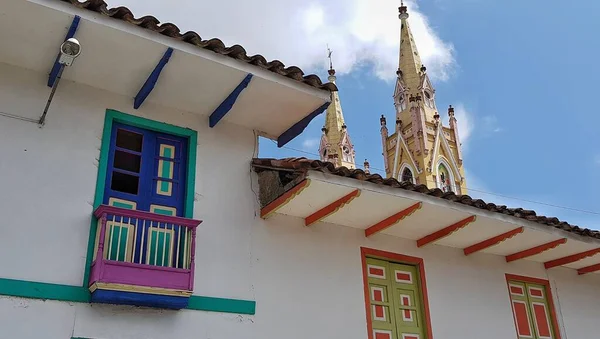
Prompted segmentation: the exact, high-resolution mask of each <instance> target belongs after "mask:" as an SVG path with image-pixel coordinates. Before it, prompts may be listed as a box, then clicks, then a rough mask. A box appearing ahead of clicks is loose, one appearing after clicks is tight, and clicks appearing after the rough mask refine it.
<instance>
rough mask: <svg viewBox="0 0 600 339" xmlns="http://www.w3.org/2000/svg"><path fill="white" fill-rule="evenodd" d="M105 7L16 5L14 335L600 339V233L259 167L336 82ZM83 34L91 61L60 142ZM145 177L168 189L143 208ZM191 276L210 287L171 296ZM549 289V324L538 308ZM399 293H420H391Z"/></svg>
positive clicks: (364, 182) (9, 249) (7, 321)
mask: <svg viewBox="0 0 600 339" xmlns="http://www.w3.org/2000/svg"><path fill="white" fill-rule="evenodd" d="M101 4H102V2H101V1H91V2H88V3H87V7H86V6H85V5H81V4H79V3H78V2H77V1H75V0H73V1H43V0H36V1H22V0H8V1H7V2H6V3H5V5H4V4H3V6H2V8H0V17H2V18H3V19H2V20H0V26H1V28H2V29H0V42H1V43H2V45H3V46H14V47H15V48H2V50H1V51H0V138H1V140H2V142H1V143H0V155H1V156H2V161H0V187H2V194H1V195H0V202H1V204H0V215H1V216H2V217H3V222H2V226H1V228H0V337H1V338H19V339H20V338H40V337H42V338H48V339H69V338H88V339H123V338H148V339H150V338H165V337H171V338H182V339H183V338H194V339H198V338H200V339H242V338H256V339H269V338H298V339H300V338H302V339H304V338H350V339H354V338H356V339H359V338H360V339H365V338H369V339H382V338H390V339H391V338H394V339H395V338H403V339H412V338H414V337H417V338H419V339H421V338H429V339H431V338H440V339H441V338H449V339H454V338H457V339H458V338H478V337H485V338H490V339H505V338H540V339H541V338H553V339H557V338H563V339H566V338H595V337H596V335H595V326H594V325H595V321H596V319H597V318H598V316H600V292H599V291H598V288H597V287H598V286H599V285H600V278H599V277H598V275H596V274H593V271H595V269H594V268H595V266H594V265H596V264H597V263H598V262H600V258H598V257H597V256H596V255H597V254H598V253H600V251H598V250H597V249H598V248H600V240H598V236H597V233H595V232H588V231H577V230H575V231H574V230H573V229H572V228H567V227H563V229H561V228H557V227H552V222H551V221H548V222H547V223H549V224H551V225H544V224H542V222H539V221H537V220H533V219H531V220H527V219H526V218H523V217H520V215H518V213H516V212H515V213H513V212H511V213H508V212H506V211H505V212H504V213H503V212H501V211H499V209H498V211H495V210H493V209H492V208H485V209H484V208H481V206H480V204H478V203H473V204H465V203H464V202H463V203H460V202H459V201H454V200H458V199H454V200H452V199H451V198H448V197H447V196H444V197H438V196H434V195H435V194H433V193H431V192H430V191H427V192H418V190H415V189H413V188H414V187H413V186H410V185H409V186H406V184H405V185H404V186H402V187H393V186H394V185H393V184H386V183H382V182H378V181H377V180H376V179H377V178H375V177H372V176H367V175H365V174H364V173H363V172H362V171H360V170H354V171H352V172H351V173H352V174H348V173H346V174H348V175H340V173H338V172H336V171H335V170H334V169H331V168H329V167H327V166H326V165H324V166H325V167H320V166H321V165H318V166H317V164H315V163H313V162H309V161H299V162H294V161H275V160H269V159H255V158H256V156H257V150H258V135H263V136H266V137H269V138H272V139H274V140H277V141H278V142H279V144H280V145H283V144H285V142H287V141H289V140H291V139H292V138H293V137H294V136H296V135H297V134H299V133H300V132H301V131H302V130H303V129H304V127H306V125H307V124H308V122H309V121H310V119H312V118H313V117H314V116H316V115H317V114H319V113H321V112H322V111H323V110H324V109H325V108H326V107H327V104H328V103H329V100H330V91H331V90H335V86H330V85H331V84H321V82H320V80H318V78H317V79H315V77H311V76H307V77H303V76H302V75H301V74H300V75H298V74H296V73H294V72H296V70H295V69H286V68H284V67H283V66H281V67H279V66H278V65H276V64H269V65H266V64H265V63H263V62H262V61H260V60H258V59H257V58H256V57H247V56H241V55H239V54H236V53H239V51H236V50H231V49H230V50H227V51H228V52H229V54H236V55H238V57H232V56H231V55H228V54H227V53H226V52H224V49H222V48H220V47H218V46H217V47H210V48H213V50H207V47H205V46H199V45H202V44H200V43H199V44H198V45H193V43H189V41H193V40H194V39H192V38H189V41H187V40H185V39H176V38H173V37H169V36H168V35H169V34H170V33H169V32H167V33H165V32H163V31H160V32H152V29H148V28H147V27H145V26H144V25H141V26H137V25H136V24H132V22H131V21H135V20H130V21H127V20H128V19H127V18H128V16H127V15H126V14H127V13H120V14H119V13H117V14H115V13H116V12H114V11H113V12H110V11H108V10H106V9H105V8H102V6H101ZM121 11H123V9H121ZM109 14H110V15H109ZM75 18H79V19H75ZM76 21H78V22H77V24H74V22H76ZM73 25H75V26H77V29H76V32H75V33H74V37H75V38H77V39H78V40H79V42H80V43H81V48H82V53H81V55H80V56H78V58H77V59H76V60H75V62H74V64H73V65H72V66H68V67H66V68H65V69H64V72H63V76H62V80H60V82H59V84H58V86H57V87H56V95H55V96H54V98H53V100H52V102H51V105H50V106H49V110H48V112H47V115H46V121H45V123H44V125H43V126H40V124H38V123H37V121H38V119H39V117H40V115H41V113H42V111H43V109H44V107H45V105H46V102H47V100H48V97H49V94H50V91H51V88H50V87H49V86H48V80H49V76H48V73H50V69H51V68H52V67H53V65H54V62H55V58H56V55H57V52H58V46H60V44H61V42H63V40H64V38H65V34H67V35H68V32H69V30H70V28H72V27H73ZM162 28H163V29H165V28H169V27H167V26H164V25H163V26H162ZM171 29H172V28H171ZM157 31H158V30H157ZM205 45H208V44H205ZM202 47H204V48H202ZM169 49H172V51H171V52H170V53H171V54H170V55H169V56H168V57H167V58H165V55H167V53H169V52H168V50H169ZM215 51H216V53H215ZM165 59H166V62H165V61H164V60H165ZM263 59H264V58H263ZM161 65H162V66H161ZM161 67H162V68H161ZM156 70H160V71H158V72H156ZM157 73H159V75H156V74H157ZM153 74H154V75H153ZM148 79H150V81H148ZM54 80H55V81H56V80H57V79H54ZM152 82H153V83H155V84H154V86H147V85H145V84H147V83H152ZM134 105H135V106H138V107H137V108H134ZM283 111H285V114H282V113H281V112H283ZM123 131H125V132H123ZM128 131H129V132H131V133H133V134H136V133H137V135H142V136H143V138H144V139H143V140H150V139H151V140H154V141H153V142H152V143H150V144H149V145H150V146H148V147H150V149H151V150H152V149H155V150H156V153H152V152H151V153H149V154H150V155H147V154H146V153H145V152H146V151H145V149H146V146H147V144H146V143H145V142H146V141H143V142H142V141H139V139H136V137H132V136H131V133H130V134H127V133H126V132H128ZM119 133H121V134H119ZM120 135H121V136H123V138H121V139H120ZM128 137H129V138H128ZM152 138H153V139H152ZM161 140H163V141H161ZM138 141H139V143H136V142H138ZM161 142H162V143H161ZM163 146H164V147H163ZM169 147H171V148H169ZM179 147H181V148H179ZM168 149H170V150H172V152H173V153H169V152H168V151H166V150H168ZM119 152H121V153H119ZM124 153H127V154H129V155H128V156H125V155H123V154H124ZM119 154H120V155H119ZM136 159H137V160H136ZM140 159H141V160H140ZM148 161H149V162H153V161H155V163H154V164H155V165H156V166H157V167H153V166H150V167H148V166H146V164H147V163H148ZM145 166H146V167H145ZM169 166H172V169H171V170H170V171H169V168H171V167H169ZM144 168H151V169H152V168H154V169H156V168H159V169H160V170H159V171H158V173H150V172H148V173H150V174H148V173H146V172H144V171H145V169H144ZM165 168H166V170H165ZM163 170H164V171H166V172H164V171H163ZM149 171H150V170H149ZM115 173H120V174H119V175H116V174H115ZM135 173H138V175H137V176H136V175H135ZM144 173H146V174H144ZM164 173H166V174H164ZM178 173H179V174H178ZM163 174H164V175H163ZM178 175H179V176H178ZM133 177H135V178H138V179H135V178H134V179H132V178H133ZM114 178H118V180H117V179H114ZM145 178H149V179H148V182H149V183H150V184H147V186H148V187H150V188H151V189H152V190H153V191H152V192H151V193H148V194H146V195H145V197H141V198H139V199H138V198H134V196H136V194H133V193H131V192H132V191H135V192H138V194H137V195H138V196H142V195H143V194H142V193H140V192H142V191H143V189H144V187H146V186H144V185H146V184H145V182H146V181H144V180H146V179H145ZM136 180H137V181H136ZM307 180H308V181H307ZM132 182H133V183H132ZM163 183H166V184H164V185H163ZM396 186H399V185H396ZM163 187H165V189H164V191H161V190H162V188H163ZM115 192H120V193H115ZM167 192H168V193H169V195H167ZM121 193H123V194H130V196H131V197H132V198H131V199H128V198H127V197H128V196H127V195H122V194H121ZM111 194H114V196H111ZM176 194H180V198H178V199H176V198H173V200H169V199H167V198H165V197H167V196H169V197H172V196H174V195H176ZM148 197H152V198H148ZM146 198H147V199H146ZM111 199H112V200H111ZM144 199H146V200H144ZM153 199H154V200H153ZM128 203H129V204H133V203H135V204H136V207H135V208H127V206H125V205H127V204H128ZM171 203H172V204H171ZM102 205H111V206H110V207H112V208H113V209H105V210H104V212H102V211H103V210H102V209H101V207H102ZM157 205H160V206H162V207H163V208H166V209H167V210H172V211H173V214H165V213H163V212H159V210H158V209H154V210H152V208H155V207H156V206H157ZM142 206H146V207H142ZM165 206H166V207H165ZM129 207H131V206H129ZM127 209H129V210H132V211H138V210H139V211H138V212H139V213H136V212H126V211H124V210H127ZM98 211H99V212H98ZM107 211H108V212H107ZM152 211H153V212H155V213H154V214H160V215H162V217H158V216H157V217H152V216H148V214H147V213H148V212H152ZM95 212H97V214H98V215H100V217H96V216H95ZM103 213H104V217H103V216H102V215H103ZM107 216H108V217H107ZM115 216H116V217H117V218H118V219H117V220H115V219H111V218H114V217H115ZM102 218H104V223H105V224H104V226H102V222H103V221H102ZM169 218H170V219H169ZM99 220H100V222H99ZM142 222H144V226H141V224H142ZM145 222H148V223H151V222H154V223H155V224H150V225H149V226H148V225H146V224H145ZM199 222H201V223H199ZM198 223H199V224H198ZM153 225H155V226H153ZM306 225H309V226H306ZM102 227H104V228H102ZM153 227H154V228H153ZM99 229H105V230H106V232H100V231H99ZM192 230H193V232H192ZM515 230H518V231H519V232H516V231H515ZM188 231H189V233H187V232H188ZM129 232H131V233H129ZM142 232H147V233H142ZM182 232H183V234H185V236H182ZM511 232H512V233H511ZM140 233H141V235H140ZM507 233H511V234H507ZM509 235H510V236H509ZM192 239H193V240H192ZM423 239H424V240H423ZM490 239H491V240H492V241H490ZM563 239H566V240H563ZM486 241H487V242H486ZM161 243H162V244H161ZM192 244H193V246H192ZM476 245H478V246H476ZM473 246H475V247H473ZM466 249H470V250H471V251H472V253H470V251H468V250H466ZM475 252H476V253H475ZM467 253H468V255H467ZM152 256H154V258H152ZM165 257H166V258H168V259H165ZM158 258H160V264H159V259H158ZM556 260H558V261H556ZM507 261H510V262H507ZM100 262H103V263H104V264H106V265H107V266H105V267H104V268H103V271H95V269H96V268H97V267H99V266H98V265H99V263H100ZM115 262H118V263H121V264H118V265H116V264H115ZM381 263H383V264H381ZM548 263H553V264H548ZM94 265H96V266H94ZM110 265H112V266H110ZM381 265H384V268H387V270H386V271H385V277H386V278H385V279H382V280H386V281H388V279H390V278H389V277H388V274H391V272H392V271H401V272H400V273H401V274H400V275H397V274H396V275H395V276H394V278H393V279H395V280H394V281H395V282H394V281H392V280H389V281H388V282H387V283H384V282H381V283H377V280H372V279H378V277H377V276H378V275H381V274H382V272H381V271H378V270H379V269H380V267H381ZM385 265H388V266H385ZM394 265H396V266H394ZM397 265H401V266H397ZM552 265H554V266H553V267H551V266H552ZM157 267H158V268H157ZM394 267H396V268H397V267H400V269H393V268H394ZM546 267H549V268H546ZM550 267H551V268H550ZM370 268H374V271H372V272H371V271H370ZM119 270H120V271H119ZM402 270H406V272H408V273H410V274H409V275H408V276H410V277H408V276H403V275H402V274H403V273H402V272H404V271H402ZM159 271H160V272H161V273H160V274H158V273H156V272H159ZM578 273H579V274H578ZM185 274H187V275H186V276H185V278H186V279H188V280H185V279H184V280H185V282H186V283H188V282H189V284H187V285H185V286H184V287H181V286H180V285H177V286H175V285H171V284H174V282H175V281H179V279H180V277H181V276H182V275H185ZM152 277H156V279H157V281H158V280H160V281H159V282H156V281H143V279H151V278H152ZM190 277H191V278H190ZM134 278H135V279H138V280H135V281H134V280H128V279H134ZM119 279H122V280H119ZM140 279H141V280H140ZM507 279H508V280H510V281H512V282H508V281H507ZM163 280H164V281H163ZM400 281H404V283H402V284H403V285H394V284H395V283H397V282H400ZM511 283H512V284H513V285H514V286H513V285H510V284H511ZM529 283H531V284H533V285H535V286H534V288H533V290H532V291H534V292H533V293H537V292H535V291H536V288H538V287H539V286H541V288H542V292H541V293H542V298H541V299H540V300H538V302H537V305H542V306H540V307H543V309H544V310H545V311H544V312H547V317H546V318H543V317H541V316H540V317H538V318H536V317H535V314H536V313H535V312H536V310H537V309H539V308H536V306H535V305H536V302H535V300H533V301H531V300H528V299H527V297H525V296H524V297H523V298H525V299H523V298H519V296H517V294H519V292H518V291H517V290H518V287H519V286H521V287H524V290H522V291H521V292H522V293H523V294H524V295H526V294H527V293H530V290H531V289H528V288H527V286H528V285H527V284H529ZM546 283H547V285H546ZM519 284H522V285H519ZM375 285H376V286H375ZM409 285H414V288H413V287H410V286H409ZM377 286H379V287H377ZM398 286H400V287H401V288H403V290H405V291H408V292H405V293H404V292H402V293H400V294H394V293H392V292H391V290H390V291H387V290H385V288H387V287H389V288H390V289H391V288H397V287H398ZM511 286H513V288H512V289H511ZM371 287H375V288H374V289H373V288H371ZM380 287H381V289H380V290H378V288H380ZM515 287H516V288H517V290H515V289H514V288H515ZM411 288H412V289H411ZM376 291H380V292H381V294H377V293H380V292H376ZM99 292H102V293H103V294H100V293H99ZM94 293H98V294H94ZM388 293H389V294H388ZM403 293H404V294H403ZM406 293H408V294H409V295H408V297H410V298H412V299H410V300H409V299H403V297H402V296H403V295H407V294H406ZM411 293H412V294H411ZM388 295H390V296H392V297H393V298H395V297H396V296H398V297H400V299H398V300H387V301H386V298H387V296H388ZM94 296H96V297H94ZM379 297H381V298H382V299H383V300H382V301H381V303H379V304H378V303H377V302H374V301H373V299H374V298H375V299H377V298H379ZM94 298H96V300H94ZM406 300H409V301H407V305H403V304H402V303H403V302H404V301H406ZM522 300H525V301H524V302H521V301H522ZM398 302H399V303H400V304H398ZM521 304H523V305H525V306H524V308H523V310H524V312H525V316H526V318H519V314H520V313H519V310H520V309H519V306H518V305H521ZM138 305H141V306H138ZM515 305H517V306H516V307H515ZM149 306H150V307H149ZM379 306H380V307H379ZM403 306H407V307H403ZM381 310H383V316H382V315H381V314H379V312H380V311H381ZM404 311H406V313H405V312H404ZM394 312H395V313H394ZM528 312H529V313H528ZM531 312H533V313H531ZM532 314H533V315H532ZM544 314H546V313H544ZM392 315H393V316H394V319H392ZM405 315H406V316H405ZM403 317H404V318H403ZM378 319H379V320H378ZM398 319H403V320H402V323H400V322H399V321H398ZM408 319H412V320H408ZM524 319H525V320H524ZM523 321H525V322H526V323H525V322H523ZM544 321H547V323H546V324H544ZM417 322H418V323H417ZM407 324H409V325H407ZM410 324H413V325H414V326H413V325H410ZM525 324H527V325H528V326H530V327H529V336H527V329H526V328H525V327H524V326H525ZM386 326H387V327H386ZM544 326H546V327H544ZM405 330H406V331H407V332H406V333H403V332H402V331H405ZM546 330H547V332H546ZM411 331H412V332H411ZM402 335H404V337H403V336H402ZM411 336H412V337H411Z"/></svg>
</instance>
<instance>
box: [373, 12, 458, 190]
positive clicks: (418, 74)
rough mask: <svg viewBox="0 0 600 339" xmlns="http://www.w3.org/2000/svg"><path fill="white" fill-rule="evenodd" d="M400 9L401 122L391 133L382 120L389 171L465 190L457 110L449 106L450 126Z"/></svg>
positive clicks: (389, 174) (397, 90) (398, 83)
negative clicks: (455, 113) (438, 104)
mask: <svg viewBox="0 0 600 339" xmlns="http://www.w3.org/2000/svg"><path fill="white" fill-rule="evenodd" d="M399 11H400V15H399V18H400V21H401V26H400V55H399V64H398V71H397V72H396V74H397V78H396V87H395V89H394V95H393V98H394V106H395V107H396V121H395V126H394V131H393V132H392V134H391V135H390V133H389V131H388V128H387V121H386V118H385V116H383V115H382V116H381V118H380V122H381V141H382V144H383V157H384V164H385V172H386V175H387V177H393V178H396V179H397V180H399V181H410V182H412V183H415V184H425V185H427V187H429V188H435V187H437V188H440V189H442V191H444V192H449V191H452V192H455V193H457V194H466V192H467V189H466V181H465V178H464V176H465V175H464V169H463V164H462V154H461V150H460V147H461V146H460V140H459V138H458V125H457V122H456V118H455V116H454V108H452V106H450V107H449V108H448V116H449V118H450V119H449V123H448V127H446V126H444V125H443V123H442V121H441V120H440V115H439V113H438V108H437V106H436V103H435V89H434V87H433V85H432V83H431V81H430V80H429V76H428V75H427V68H426V67H425V66H424V65H423V64H422V63H421V56H420V55H419V52H418V50H417V45H416V42H415V40H414V38H413V35H412V33H411V31H410V26H409V23H408V11H407V8H406V6H404V4H403V3H402V4H401V7H400V8H399Z"/></svg>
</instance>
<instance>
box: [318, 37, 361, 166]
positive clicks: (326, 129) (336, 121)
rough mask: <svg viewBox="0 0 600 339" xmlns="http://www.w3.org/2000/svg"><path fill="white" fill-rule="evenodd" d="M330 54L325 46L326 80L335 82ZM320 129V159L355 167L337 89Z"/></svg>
mask: <svg viewBox="0 0 600 339" xmlns="http://www.w3.org/2000/svg"><path fill="white" fill-rule="evenodd" d="M332 54H333V51H332V50H330V49H329V47H327V58H328V59H329V70H328V71H327V72H328V73H329V77H328V80H329V81H330V82H332V83H335V82H336V80H337V77H336V76H335V69H334V68H333V61H332V57H331V55H332ZM321 131H323V134H322V135H321V143H320V145H319V155H320V157H321V161H329V162H331V163H333V164H334V165H336V166H345V167H347V168H356V165H355V162H354V158H355V151H354V146H353V145H352V142H351V141H350V135H349V133H348V127H347V126H346V123H345V122H344V114H343V113H342V105H341V103H340V97H339V93H338V92H337V91H335V92H331V104H330V105H329V107H328V108H327V113H326V115H325V126H323V128H322V129H321Z"/></svg>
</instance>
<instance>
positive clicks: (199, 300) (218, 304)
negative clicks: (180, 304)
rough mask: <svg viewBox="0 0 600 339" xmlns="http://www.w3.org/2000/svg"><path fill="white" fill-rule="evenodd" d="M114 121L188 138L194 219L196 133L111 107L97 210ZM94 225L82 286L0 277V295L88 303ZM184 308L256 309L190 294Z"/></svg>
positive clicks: (188, 201)
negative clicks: (186, 305) (187, 303)
mask: <svg viewBox="0 0 600 339" xmlns="http://www.w3.org/2000/svg"><path fill="white" fill-rule="evenodd" d="M114 122H120V123H123V124H127V125H132V126H135V127H139V128H145V129H149V130H153V131H157V132H161V133H166V134H174V135H177V136H181V137H184V138H188V142H189V147H188V163H187V166H188V168H187V173H186V175H187V179H186V189H185V205H184V216H185V217H186V218H193V215H194V190H195V186H196V152H197V147H196V145H197V144H198V133H197V132H196V131H194V130H192V129H189V128H183V127H179V126H175V125H170V124H166V123H162V122H158V121H154V120H150V119H146V118H142V117H138V116H134V115H130V114H126V113H123V112H119V111H117V110H114V109H107V110H106V115H105V119H104V129H103V132H102V145H101V148H100V158H99V162H98V176H97V178H96V191H95V194H94V209H96V208H97V207H98V206H100V205H101V204H102V199H103V195H104V186H105V178H106V172H107V164H108V151H109V148H110V134H111V130H112V124H113V123H114ZM96 228H97V222H96V220H95V218H93V217H92V220H91V222H90V233H89V239H88V247H87V255H86V262H85V271H84V277H83V283H82V286H70V285H60V284H50V283H43V282H33V281H24V280H15V279H6V278H0V295H8V296H14V297H23V298H33V299H49V300H58V301H70V302H82V303H89V302H90V295H91V294H90V291H89V290H88V284H89V276H90V270H91V264H92V258H93V252H94V242H95V237H96ZM187 309H190V310H201V311H212V312H224V313H238V314H250V315H253V314H255V312H256V302H255V301H251V300H240V299H226V298H216V297H205V296H198V295H192V296H191V297H190V301H189V305H188V307H187Z"/></svg>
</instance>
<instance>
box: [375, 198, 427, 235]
mask: <svg viewBox="0 0 600 339" xmlns="http://www.w3.org/2000/svg"><path fill="white" fill-rule="evenodd" d="M421 206H423V203H422V202H418V203H416V204H414V205H412V206H410V207H409V208H407V209H405V210H403V211H400V212H398V213H396V214H394V215H392V216H390V217H387V218H385V219H383V220H381V221H380V222H378V223H376V224H375V225H373V226H371V227H369V228H367V229H366V230H365V237H369V236H371V235H373V234H375V233H378V232H381V231H383V230H385V229H386V228H389V227H391V226H393V225H395V224H396V223H398V222H399V221H400V220H402V219H404V218H406V217H408V216H409V215H411V214H413V213H414V212H415V211H416V210H418V209H420V208H421Z"/></svg>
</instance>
